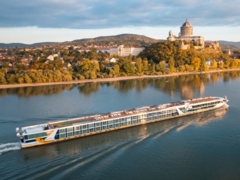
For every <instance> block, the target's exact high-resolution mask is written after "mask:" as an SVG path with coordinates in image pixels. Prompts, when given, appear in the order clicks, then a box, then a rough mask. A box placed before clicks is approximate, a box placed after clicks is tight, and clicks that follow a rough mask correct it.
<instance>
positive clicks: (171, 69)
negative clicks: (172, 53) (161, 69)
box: [168, 57, 175, 72]
mask: <svg viewBox="0 0 240 180" xmlns="http://www.w3.org/2000/svg"><path fill="white" fill-rule="evenodd" d="M174 64H175V62H174V59H173V58H172V57H171V58H170V59H169V61H168V66H169V71H170V72H174V70H175V68H174Z"/></svg>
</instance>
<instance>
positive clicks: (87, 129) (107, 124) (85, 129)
mask: <svg viewBox="0 0 240 180" xmlns="http://www.w3.org/2000/svg"><path fill="white" fill-rule="evenodd" d="M166 113H169V114H166ZM175 115H177V110H176V109H175V110H171V111H162V112H156V113H151V114H150V115H149V114H147V115H144V116H145V118H144V117H141V116H133V117H127V118H121V119H115V120H108V121H103V122H97V123H92V124H85V125H82V126H75V127H70V128H64V129H60V130H59V137H60V138H65V137H69V136H74V135H81V134H86V133H91V132H98V131H101V130H108V129H112V128H119V127H122V126H128V125H133V124H139V123H140V122H141V119H144V120H147V121H150V120H155V119H159V118H165V117H170V116H175ZM146 116H147V117H146Z"/></svg>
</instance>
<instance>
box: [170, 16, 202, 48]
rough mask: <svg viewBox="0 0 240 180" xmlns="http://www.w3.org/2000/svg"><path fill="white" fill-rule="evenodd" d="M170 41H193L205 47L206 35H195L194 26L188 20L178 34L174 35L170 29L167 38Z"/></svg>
mask: <svg viewBox="0 0 240 180" xmlns="http://www.w3.org/2000/svg"><path fill="white" fill-rule="evenodd" d="M167 40H168V41H176V40H178V41H192V42H196V43H198V44H199V46H201V47H204V44H205V43H204V37H203V36H194V35H193V26H192V25H191V24H190V23H189V22H188V21H187V20H186V22H185V23H183V25H182V26H181V27H180V33H179V34H178V36H174V35H173V32H172V31H169V35H168V38H167Z"/></svg>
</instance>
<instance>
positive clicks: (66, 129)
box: [16, 97, 228, 148]
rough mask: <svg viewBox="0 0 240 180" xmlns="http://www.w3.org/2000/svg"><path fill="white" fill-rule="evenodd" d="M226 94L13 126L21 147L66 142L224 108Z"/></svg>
mask: <svg viewBox="0 0 240 180" xmlns="http://www.w3.org/2000/svg"><path fill="white" fill-rule="evenodd" d="M227 102H228V99H227V97H225V98H222V97H204V98H197V99H190V100H182V101H179V102H172V103H168V104H162V105H154V106H144V107H140V108H134V109H128V110H124V111H118V112H111V113H106V114H96V115H92V116H85V117H79V118H72V119H68V120H63V121H57V122H48V123H45V124H39V125H33V126H27V127H22V128H16V132H17V136H18V137H19V138H20V143H21V146H22V148H29V147H34V146H39V145H44V144H50V143H55V142H61V141H66V140H70V139H74V138H79V137H85V136H89V135H94V134H99V133H104V132H109V131H115V130H119V129H123V128H128V127H133V126H138V125H142V124H147V123H153V122H158V121H163V120H168V119H172V118H176V117H181V116H187V115H190V114H196V113H201V112H205V111H210V110H215V109H218V108H222V107H226V108H228V105H227Z"/></svg>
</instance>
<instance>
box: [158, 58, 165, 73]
mask: <svg viewBox="0 0 240 180" xmlns="http://www.w3.org/2000/svg"><path fill="white" fill-rule="evenodd" d="M165 67H166V63H165V61H161V62H159V64H158V69H159V71H160V72H162V73H164V71H165Z"/></svg>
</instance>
